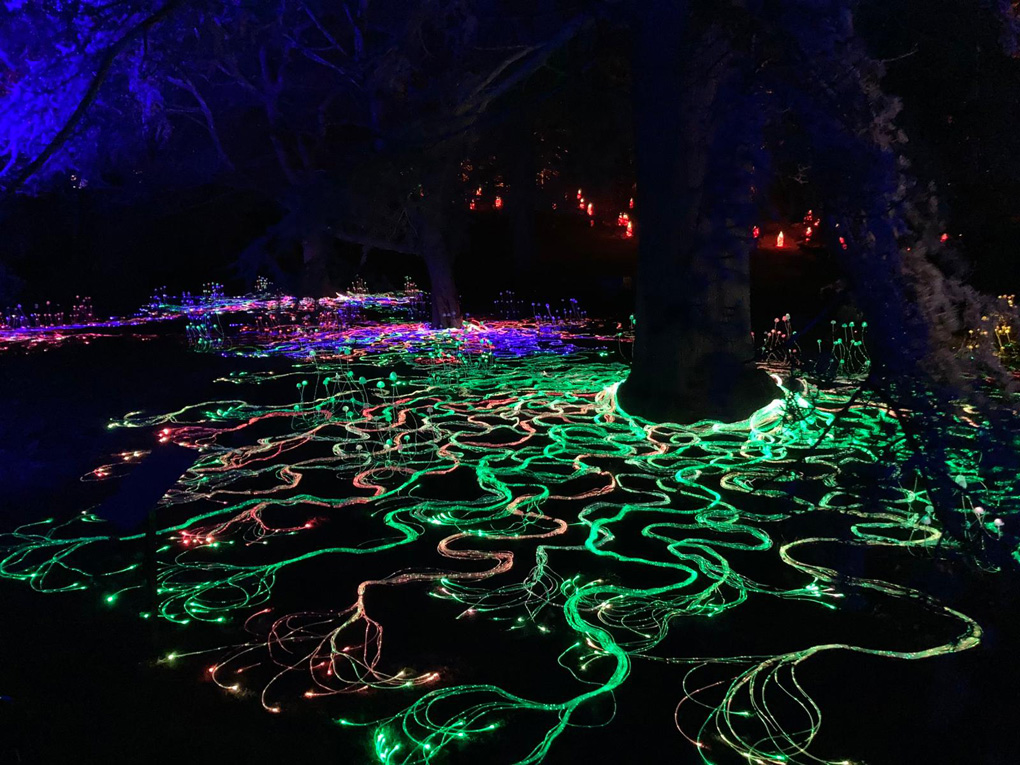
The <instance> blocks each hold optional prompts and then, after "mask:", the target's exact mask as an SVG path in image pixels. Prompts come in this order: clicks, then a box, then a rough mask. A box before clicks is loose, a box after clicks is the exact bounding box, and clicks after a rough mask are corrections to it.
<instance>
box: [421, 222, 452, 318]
mask: <svg viewBox="0 0 1020 765" xmlns="http://www.w3.org/2000/svg"><path fill="white" fill-rule="evenodd" d="M423 229H424V230H423V231H422V232H421V255H422V258H423V259H424V260H425V265H426V266H427V267H428V270H429V281H430V282H431V292H432V327H433V328H434V329H450V328H452V327H459V326H460V325H461V323H462V316H461V313H460V296H459V295H458V294H457V285H456V283H455V282H454V280H453V256H452V254H451V253H450V250H449V248H448V247H447V246H446V241H445V240H444V238H443V234H442V232H441V231H440V230H439V229H437V228H434V227H433V226H432V225H430V224H428V223H425V224H424V225H423Z"/></svg>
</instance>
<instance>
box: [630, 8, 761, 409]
mask: <svg viewBox="0 0 1020 765" xmlns="http://www.w3.org/2000/svg"><path fill="white" fill-rule="evenodd" d="M689 14H690V11H689V6H688V3H687V2H683V1H677V0H656V1H654V2H649V3H647V4H643V5H642V6H641V9H640V11H639V13H638V14H637V16H638V18H637V19H636V25H635V27H636V28H635V39H634V53H633V82H634V122H635V137H636V154H637V157H636V158H637V220H638V235H639V241H638V283H637V310H636V321H637V327H636V338H635V344H634V360H633V366H632V369H631V373H630V376H629V377H628V378H627V380H626V382H625V383H624V384H623V385H622V386H621V388H620V403H621V406H622V407H623V409H624V410H625V411H627V412H629V413H631V414H637V415H640V416H643V417H647V418H648V419H652V420H659V421H664V420H669V421H693V420H698V419H702V418H718V419H725V420H733V419H741V418H743V417H746V416H747V415H749V414H750V413H751V412H752V411H754V410H755V409H757V408H759V407H760V406H762V405H764V404H765V403H767V402H768V401H769V400H771V398H774V397H775V396H774V395H773V394H774V393H776V392H777V391H776V389H775V386H774V385H772V384H771V383H770V381H769V380H768V378H767V377H766V376H765V375H764V373H762V372H760V371H758V370H757V369H756V367H755V365H754V363H753V359H754V344H753V340H752V337H751V309H750V259H749V254H750V253H749V241H748V239H749V232H748V231H746V230H742V227H741V226H740V221H739V220H733V219H732V218H731V216H735V217H739V216H737V213H736V211H737V209H738V208H744V209H746V208H747V207H748V206H749V205H747V201H748V200H747V199H746V197H747V195H748V193H749V192H748V190H747V186H746V184H741V183H740V182H739V181H729V180H728V181H727V183H728V185H727V187H726V188H725V189H723V193H722V194H720V192H719V191H718V190H716V192H715V193H714V194H708V189H707V181H708V180H709V178H708V173H709V169H710V164H711V166H712V167H713V168H716V169H717V167H718V165H719V161H718V160H719V156H718V155H717V156H713V147H714V144H715V141H714V139H715V133H716V130H717V129H718V124H717V122H718V120H719V119H721V118H722V117H724V116H726V115H725V112H726V110H728V109H732V108H735V107H736V106H737V105H738V104H734V103H732V102H728V101H727V99H725V98H723V97H722V96H721V95H720V86H721V85H723V84H724V81H725V79H726V78H727V77H728V76H729V75H730V74H732V72H733V65H732V51H729V50H728V47H727V46H728V44H727V42H726V40H725V39H724V38H723V37H722V36H721V35H720V36H718V40H717V41H716V42H715V43H712V42H711V41H708V42H706V41H705V39H704V36H703V35H700V34H699V38H700V39H699V41H698V43H697V44H696V45H695V44H694V43H693V42H692V38H693V37H694V35H693V34H692V33H691V30H690V29H689ZM706 61H708V62H715V65H714V66H712V67H711V68H710V67H709V66H699V65H700V64H704V62H706ZM725 92H729V91H728V90H727V91H725ZM720 151H721V152H731V153H733V155H735V154H736V152H735V149H734V147H732V146H723V147H722V148H721V149H720ZM726 156H727V157H729V156H730V155H726ZM730 161H731V162H737V161H739V160H737V159H732V160H730ZM737 177H739V173H738V174H737ZM708 208H712V209H708ZM727 208H729V209H727ZM748 228H749V227H748Z"/></svg>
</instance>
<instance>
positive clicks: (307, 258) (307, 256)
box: [301, 230, 336, 298]
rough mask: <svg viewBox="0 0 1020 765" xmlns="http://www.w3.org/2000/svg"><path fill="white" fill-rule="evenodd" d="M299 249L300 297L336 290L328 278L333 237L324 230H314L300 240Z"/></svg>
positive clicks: (319, 295)
mask: <svg viewBox="0 0 1020 765" xmlns="http://www.w3.org/2000/svg"><path fill="white" fill-rule="evenodd" d="M301 251H302V263H301V295H302V297H315V298H319V297H326V296H328V295H332V294H333V293H334V292H336V290H335V289H334V288H333V284H332V282H331V281H330V278H329V261H330V256H331V255H332V254H333V237H332V236H330V235H329V234H328V233H327V232H326V231H325V230H319V231H314V232H312V233H310V234H308V235H307V236H306V237H305V238H304V239H303V240H302V242H301Z"/></svg>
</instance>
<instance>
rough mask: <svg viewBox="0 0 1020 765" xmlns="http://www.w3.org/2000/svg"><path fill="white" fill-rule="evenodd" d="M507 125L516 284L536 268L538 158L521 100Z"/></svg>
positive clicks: (528, 277) (522, 281)
mask: <svg viewBox="0 0 1020 765" xmlns="http://www.w3.org/2000/svg"><path fill="white" fill-rule="evenodd" d="M517 106H518V108H517V109H516V110H515V116H514V117H512V118H511V120H510V124H509V126H508V132H509V142H510V146H509V155H510V156H509V160H510V161H509V167H508V173H507V180H508V181H509V188H508V190H507V202H508V205H507V207H508V208H509V209H508V212H509V214H510V235H511V237H512V243H513V255H512V257H513V269H514V277H515V281H516V282H517V286H518V287H523V286H524V285H526V284H528V283H530V282H531V279H530V277H531V276H532V274H533V272H534V270H535V260H536V252H535V250H536V236H535V175H536V173H537V166H536V165H537V160H536V156H535V139H534V131H533V129H532V125H531V120H530V119H529V116H528V112H527V109H526V106H525V104H524V103H518V104H517Z"/></svg>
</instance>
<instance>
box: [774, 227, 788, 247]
mask: <svg viewBox="0 0 1020 765" xmlns="http://www.w3.org/2000/svg"><path fill="white" fill-rule="evenodd" d="M785 246H786V235H785V234H783V232H782V231H780V232H779V236H777V237H776V247H777V248H778V249H780V250H781V249H783V247H785Z"/></svg>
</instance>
